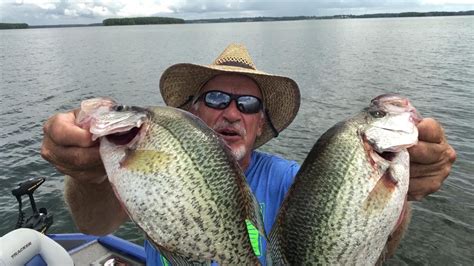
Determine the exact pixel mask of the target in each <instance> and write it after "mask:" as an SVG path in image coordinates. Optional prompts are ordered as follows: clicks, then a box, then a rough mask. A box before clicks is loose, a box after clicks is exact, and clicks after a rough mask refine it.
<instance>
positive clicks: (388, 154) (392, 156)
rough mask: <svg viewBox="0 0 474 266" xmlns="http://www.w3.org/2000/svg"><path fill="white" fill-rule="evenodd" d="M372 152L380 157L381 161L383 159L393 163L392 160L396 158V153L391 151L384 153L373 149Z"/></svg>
mask: <svg viewBox="0 0 474 266" xmlns="http://www.w3.org/2000/svg"><path fill="white" fill-rule="evenodd" d="M373 152H374V153H375V154H377V155H378V156H380V157H382V158H383V159H385V160H386V161H389V162H391V161H393V159H395V157H396V156H397V153H396V152H393V151H384V152H379V151H377V150H375V149H373Z"/></svg>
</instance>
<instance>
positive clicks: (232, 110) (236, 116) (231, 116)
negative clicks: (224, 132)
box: [223, 100, 241, 122]
mask: <svg viewBox="0 0 474 266" xmlns="http://www.w3.org/2000/svg"><path fill="white" fill-rule="evenodd" d="M223 116H224V118H225V119H227V120H228V121H230V122H235V121H238V120H240V117H241V113H240V111H239V109H238V108H237V102H236V101H235V100H233V101H231V102H230V104H229V106H227V108H225V109H224V113H223Z"/></svg>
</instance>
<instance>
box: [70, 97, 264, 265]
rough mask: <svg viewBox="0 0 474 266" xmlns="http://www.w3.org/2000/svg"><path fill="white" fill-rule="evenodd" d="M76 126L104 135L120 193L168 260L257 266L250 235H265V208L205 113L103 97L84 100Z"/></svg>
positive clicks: (108, 164) (110, 174) (112, 175)
mask: <svg viewBox="0 0 474 266" xmlns="http://www.w3.org/2000/svg"><path fill="white" fill-rule="evenodd" d="M76 123H77V124H78V125H80V126H81V127H83V128H88V129H89V131H90V132H91V133H92V134H93V137H94V138H99V139H100V154H101V158H102V160H103V162H104V166H105V169H106V172H107V175H108V179H109V181H110V183H111V185H112V188H113V190H114V192H115V194H116V196H117V198H118V199H119V201H120V202H121V204H122V205H123V207H124V209H125V210H126V211H127V213H128V215H129V216H130V218H131V219H132V220H133V221H134V222H135V223H136V224H137V225H138V226H139V227H140V228H141V229H142V230H143V231H144V232H145V233H146V235H147V237H148V239H149V240H150V242H151V243H153V244H154V245H155V246H156V247H157V248H158V250H159V251H160V252H161V253H162V255H164V256H165V257H166V258H167V259H168V260H169V261H171V262H172V263H174V264H180V265H181V264H192V263H198V264H200V263H209V262H210V261H216V262H218V263H220V264H221V265H224V264H233V265H256V264H259V260H258V258H257V256H256V253H258V252H260V251H259V250H258V249H259V247H258V245H257V246H255V245H252V244H256V243H254V242H255V241H254V242H252V241H251V239H250V235H249V231H252V232H254V233H255V232H259V233H260V234H262V235H264V229H263V223H262V218H261V216H260V215H261V214H260V211H259V206H258V204H257V202H256V200H255V198H254V196H253V194H252V192H251V191H250V188H249V187H248V185H247V183H246V180H245V177H244V175H243V173H242V170H241V169H240V166H239V165H238V163H237V162H236V161H235V159H234V158H233V156H232V154H231V153H230V150H229V149H228V147H227V146H226V145H225V143H224V142H223V141H222V140H221V139H220V138H219V137H218V136H217V135H216V134H215V133H214V132H213V131H212V130H211V129H210V128H209V127H207V126H206V125H205V124H204V123H203V122H202V121H201V120H200V119H199V118H197V117H195V116H194V115H192V114H190V113H188V112H185V111H183V110H180V109H176V108H170V107H151V108H141V107H133V106H124V105H120V104H117V103H116V102H115V101H113V100H110V99H104V98H98V99H90V100H86V101H83V102H82V104H81V112H80V113H79V115H78V118H77V121H76ZM249 228H250V230H249ZM255 229H256V230H255Z"/></svg>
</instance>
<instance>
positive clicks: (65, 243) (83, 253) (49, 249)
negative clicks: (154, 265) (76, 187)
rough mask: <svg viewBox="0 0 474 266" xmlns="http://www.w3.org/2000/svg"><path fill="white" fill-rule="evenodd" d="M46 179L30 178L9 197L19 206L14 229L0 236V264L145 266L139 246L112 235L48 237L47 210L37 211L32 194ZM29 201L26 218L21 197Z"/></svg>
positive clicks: (49, 216)
mask: <svg viewBox="0 0 474 266" xmlns="http://www.w3.org/2000/svg"><path fill="white" fill-rule="evenodd" d="M44 181H45V178H43V177H40V178H31V179H28V180H27V181H25V182H22V183H21V184H19V186H18V188H15V189H13V190H12V194H13V195H14V196H15V197H16V198H17V200H18V203H19V215H18V222H17V224H16V229H15V230H13V231H11V232H8V233H7V234H5V235H4V236H2V237H0V265H28V266H33V265H35V266H36V265H106V266H109V265H145V264H146V256H145V250H144V248H143V247H142V246H139V245H137V244H135V243H132V242H130V241H127V240H125V239H122V238H120V237H117V236H114V235H106V236H92V235H85V234H81V233H68V234H47V233H46V231H47V230H48V229H49V228H50V226H51V225H52V224H53V216H52V214H50V213H48V212H47V209H46V208H39V209H38V208H37V207H36V203H35V200H34V196H33V193H34V191H35V190H36V189H37V188H38V187H39V186H40V185H41V184H42V183H43V182H44ZM24 195H27V196H28V197H29V199H30V204H31V209H32V211H33V214H32V215H31V216H29V217H28V218H27V219H25V213H24V212H23V210H22V196H24Z"/></svg>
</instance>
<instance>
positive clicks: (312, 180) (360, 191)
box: [267, 95, 421, 265]
mask: <svg viewBox="0 0 474 266" xmlns="http://www.w3.org/2000/svg"><path fill="white" fill-rule="evenodd" d="M419 119H421V117H419V115H418V113H417V112H416V110H415V109H414V108H413V107H412V106H411V104H410V103H409V101H408V100H407V99H405V98H402V97H400V96H397V95H382V96H379V97H377V98H375V99H374V100H372V102H371V104H370V107H369V108H366V109H364V111H362V112H361V113H360V114H358V115H356V116H355V117H353V118H351V119H349V120H347V121H344V122H340V123H338V124H336V125H335V126H334V127H332V128H331V129H329V130H328V131H327V132H326V133H325V134H323V135H322V136H321V138H320V139H319V140H318V141H317V143H316V144H315V146H314V147H313V149H312V150H311V152H310V153H309V155H308V157H307V158H306V160H305V161H304V163H303V165H302V167H301V170H300V172H299V173H298V175H297V176H296V178H295V183H294V184H293V186H292V187H291V188H290V191H289V192H288V195H287V197H286V198H285V201H284V203H283V205H282V207H281V209H280V212H279V214H278V217H277V220H276V222H275V224H274V226H273V228H272V232H271V234H270V236H269V241H270V245H269V248H270V250H269V252H268V256H269V257H268V259H267V261H272V262H273V264H274V265H374V264H375V263H376V262H377V259H378V258H379V256H380V255H381V253H382V250H383V248H384V246H385V243H386V242H387V239H388V237H389V235H390V233H391V232H392V230H393V229H394V227H395V226H396V224H397V221H399V218H400V215H401V213H402V210H403V206H404V202H405V199H406V193H407V189H408V179H409V169H408V166H409V156H408V152H407V151H406V148H407V147H409V146H410V145H413V144H415V143H416V141H417V136H418V133H417V129H416V126H415V124H416V122H417V121H419Z"/></svg>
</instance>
